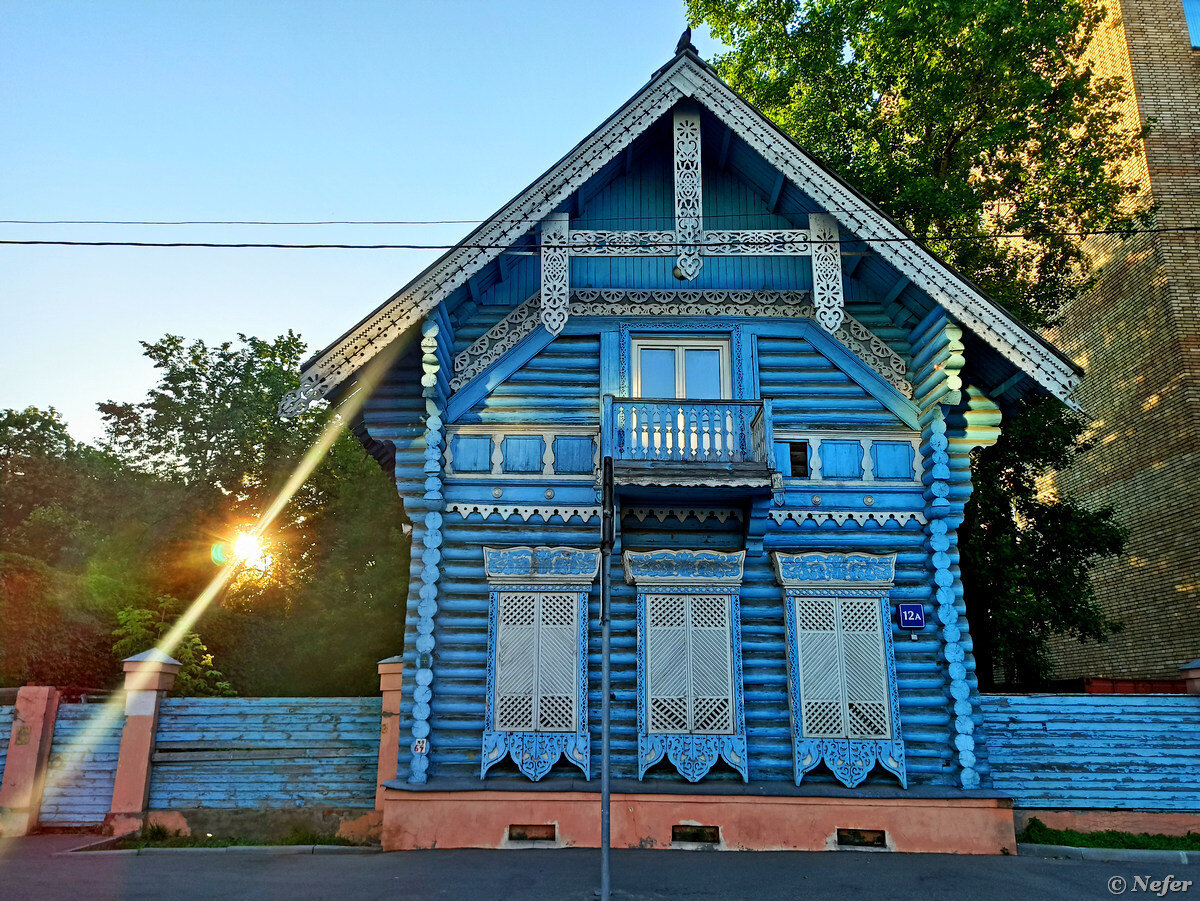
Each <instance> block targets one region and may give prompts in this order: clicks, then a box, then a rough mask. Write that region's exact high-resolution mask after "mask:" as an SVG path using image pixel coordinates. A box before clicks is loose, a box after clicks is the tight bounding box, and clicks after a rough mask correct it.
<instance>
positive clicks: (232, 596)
mask: <svg viewBox="0 0 1200 901" xmlns="http://www.w3.org/2000/svg"><path fill="white" fill-rule="evenodd" d="M143 348H144V350H145V353H146V356H147V357H149V358H150V359H151V361H152V362H153V363H154V366H155V368H156V370H157V371H158V380H157V383H156V384H155V386H154V387H153V388H152V389H151V390H150V391H149V392H148V394H147V396H146V397H145V398H144V399H143V400H141V401H135V402H116V401H107V402H105V403H103V404H101V405H100V409H101V412H102V414H103V416H104V421H105V426H106V432H105V436H104V440H103V441H102V442H101V447H100V448H99V449H97V448H92V447H89V446H87V445H83V444H79V443H77V442H75V441H73V440H72V439H71V437H70V435H69V433H68V432H67V429H66V426H65V424H64V423H63V422H62V420H61V417H59V416H58V414H57V413H56V412H55V411H53V410H49V411H39V410H36V409H33V408H30V409H27V410H24V411H15V410H9V411H3V412H0V430H2V431H0V442H2V443H0V540H2V542H3V545H2V546H3V548H4V549H5V550H6V551H7V552H9V555H8V556H7V557H6V561H5V565H3V568H2V569H0V616H2V617H3V618H4V621H5V623H6V635H5V641H4V642H3V646H2V648H0V653H2V656H0V678H2V679H3V681H4V684H20V683H21V682H24V681H29V680H42V681H52V682H55V683H57V684H75V685H86V686H89V687H105V686H107V685H111V684H116V682H117V680H118V678H119V672H120V671H119V667H118V666H117V661H119V660H120V659H122V658H123V657H125V656H129V654H131V653H137V652H140V651H143V650H146V647H137V645H139V644H143V643H147V642H153V641H157V639H158V638H159V637H160V636H161V634H165V632H166V631H167V629H168V628H169V626H170V624H171V623H172V622H173V621H174V620H175V618H177V616H178V615H179V614H180V613H181V612H182V610H183V609H184V607H185V606H186V603H188V602H190V600H191V599H192V598H195V597H196V596H197V595H198V594H199V593H200V592H201V591H202V590H203V588H204V587H205V586H206V585H207V584H208V582H209V581H210V580H211V579H212V577H213V576H214V575H215V574H216V572H217V569H216V567H215V566H214V565H213V561H212V552H213V547H214V545H217V544H222V545H224V544H228V543H230V542H232V541H233V539H234V538H235V537H236V535H237V534H238V533H239V532H240V531H244V530H246V529H248V527H249V525H250V524H252V523H254V522H256V521H257V520H258V518H259V517H260V515H261V514H262V512H263V511H264V510H265V509H266V508H267V507H268V506H269V505H270V503H271V502H272V500H273V499H274V498H275V497H276V495H277V493H278V491H279V490H280V488H281V487H282V486H283V484H284V483H285V481H286V480H287V478H288V476H289V475H290V474H291V472H292V471H293V467H294V466H295V464H296V463H297V461H298V460H299V459H300V457H301V456H302V455H303V454H304V453H305V452H306V451H307V450H308V448H309V447H310V446H311V444H312V443H313V442H314V441H315V440H316V438H317V436H318V434H319V433H320V431H321V430H322V428H323V426H324V416H325V414H322V413H310V414H307V415H305V416H301V417H298V418H296V419H293V420H290V421H288V422H286V423H285V422H283V421H281V420H280V419H279V418H278V416H277V413H276V409H277V406H278V403H279V399H280V398H281V397H282V396H283V394H285V393H286V392H287V391H289V390H291V389H293V388H295V387H296V386H297V384H298V371H299V363H300V359H301V356H302V355H303V353H304V349H305V348H304V343H303V342H302V341H301V339H300V338H299V337H297V336H296V335H294V334H292V333H290V332H289V333H288V334H286V335H282V336H280V337H278V338H276V339H275V340H273V341H266V340H262V339H259V338H254V337H248V336H244V335H239V336H238V338H237V340H236V341H230V342H224V343H221V344H218V345H216V346H209V345H207V344H206V343H205V342H202V341H191V342H188V341H185V340H184V339H182V338H180V337H177V336H172V335H167V336H164V337H163V338H162V339H160V340H158V341H155V342H145V343H143ZM264 537H265V539H266V541H267V543H268V545H269V551H270V554H271V557H272V563H271V565H270V567H269V568H268V569H266V570H265V571H263V572H258V571H256V570H253V569H251V568H249V567H246V566H242V567H240V568H239V569H238V571H237V572H236V573H235V576H234V578H233V580H232V581H231V583H230V585H229V587H228V588H227V590H226V591H225V592H224V593H223V595H222V596H221V597H220V599H219V601H218V603H216V604H215V605H214V606H213V607H212V608H210V609H209V610H207V611H205V613H204V615H203V616H202V617H201V619H200V620H199V622H198V624H197V632H194V633H191V634H189V635H188V636H187V638H186V639H185V640H184V642H183V643H182V645H181V646H179V647H177V648H176V649H174V651H173V652H172V651H169V652H172V653H175V655H176V657H177V658H178V659H180V660H181V662H183V663H184V664H185V666H184V671H183V673H182V674H181V676H180V677H179V680H178V681H177V685H178V686H179V690H180V691H181V692H187V693H195V694H206V693H207V694H211V693H224V692H226V691H228V690H232V689H234V688H236V689H237V691H238V692H239V693H242V694H256V695H270V694H298V695H305V694H325V695H331V694H332V695H337V694H371V693H374V692H375V690H376V685H375V669H374V666H373V664H374V662H375V661H376V660H378V659H380V658H382V657H387V656H390V655H392V654H394V653H396V652H397V651H398V649H399V648H400V647H401V646H402V638H403V628H404V605H405V599H406V597H407V585H408V547H407V538H406V537H405V535H404V516H403V512H402V510H401V507H400V502H399V498H398V496H397V494H396V490H395V486H394V484H392V483H391V482H390V481H389V480H388V479H387V478H386V477H385V476H384V475H383V473H381V472H380V470H379V467H378V465H377V464H376V463H375V461H373V460H371V459H369V458H368V457H367V456H366V454H365V453H364V452H363V450H362V448H361V447H360V446H359V444H358V442H357V441H356V440H355V439H354V438H353V437H352V436H350V435H348V434H346V435H343V436H341V437H340V438H339V439H338V441H337V442H336V443H335V444H334V446H333V448H332V449H331V451H330V452H329V453H328V454H327V455H326V457H325V459H324V460H323V461H322V462H321V464H320V465H319V466H318V467H317V469H316V470H315V471H314V472H313V474H312V476H311V477H310V478H309V479H308V480H307V482H306V483H305V484H304V485H303V486H302V487H301V488H300V489H299V490H298V491H297V492H296V493H295V495H294V496H293V497H292V498H291V501H290V502H289V503H288V505H287V507H286V508H285V510H284V512H283V514H281V515H280V517H279V518H278V519H277V520H276V521H275V523H274V526H273V527H272V528H271V530H270V531H268V533H267V534H266V535H265V536H264ZM10 622H11V623H13V624H14V629H15V630H16V631H11V630H8V629H7V624H8V623H10ZM66 633H70V634H72V635H76V638H75V639H72V640H73V642H74V645H75V646H76V648H77V651H76V650H72V651H71V652H70V653H67V652H66V649H65V648H63V647H62V645H63V643H64V639H63V635H64V634H66ZM114 633H115V638H116V639H117V641H116V646H115V648H114V646H113V640H114ZM197 633H199V634H197ZM201 635H203V639H202V638H201V637H200V636H201ZM147 646H148V645H147ZM210 650H211V653H210ZM180 654H182V655H183V657H180V656H179V655H180ZM213 656H215V658H216V660H219V661H220V668H219V670H218V669H217V667H216V665H215V663H214V662H213V661H212V660H210V659H208V658H211V657H213ZM184 657H186V658H188V659H186V660H185V659H184ZM52 661H53V663H52ZM316 661H320V664H319V665H314V663H315V662H316Z"/></svg>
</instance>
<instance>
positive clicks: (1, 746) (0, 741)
mask: <svg viewBox="0 0 1200 901" xmlns="http://www.w3.org/2000/svg"><path fill="white" fill-rule="evenodd" d="M14 710H16V708H15V707H13V706H12V705H8V706H4V707H0V779H3V778H4V761H5V760H7V759H8V737H9V735H10V734H11V733H12V721H13V711H14Z"/></svg>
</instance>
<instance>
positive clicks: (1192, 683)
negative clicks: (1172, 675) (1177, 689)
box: [1179, 657, 1200, 695]
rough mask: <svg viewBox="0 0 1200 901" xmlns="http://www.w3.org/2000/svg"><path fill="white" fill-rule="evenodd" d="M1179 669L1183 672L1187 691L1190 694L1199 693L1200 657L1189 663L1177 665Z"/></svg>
mask: <svg viewBox="0 0 1200 901" xmlns="http://www.w3.org/2000/svg"><path fill="white" fill-rule="evenodd" d="M1179 671H1180V672H1181V673H1182V674H1183V678H1184V679H1186V680H1187V693H1188V694H1190V695H1200V657H1197V658H1196V659H1195V660H1193V661H1192V662H1191V663H1185V664H1184V665H1183V666H1181V667H1179Z"/></svg>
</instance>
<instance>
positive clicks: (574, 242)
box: [569, 230, 675, 257]
mask: <svg viewBox="0 0 1200 901" xmlns="http://www.w3.org/2000/svg"><path fill="white" fill-rule="evenodd" d="M569 244H570V248H571V256H575V257H628V256H670V255H671V254H673V253H675V232H673V231H670V232H664V231H657V232H654V231H651V232H640V231H582V230H581V231H572V232H571V233H570V240H569Z"/></svg>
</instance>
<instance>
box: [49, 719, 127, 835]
mask: <svg viewBox="0 0 1200 901" xmlns="http://www.w3.org/2000/svg"><path fill="white" fill-rule="evenodd" d="M124 725H125V717H124V715H123V712H122V711H120V710H116V711H114V710H113V709H112V708H110V707H109V706H108V705H106V704H60V705H59V707H58V719H57V720H56V722H55V724H54V740H53V742H52V743H51V745H50V763H49V766H48V768H47V770H46V789H45V792H44V794H43V795H42V811H41V815H40V816H39V817H38V825H40V826H54V827H66V826H96V825H99V824H100V823H103V822H104V817H105V815H106V814H107V813H108V809H109V806H110V804H111V803H112V794H113V783H114V781H115V780H116V774H117V755H118V753H119V751H120V749H121V728H122V727H123V726H124Z"/></svg>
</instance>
